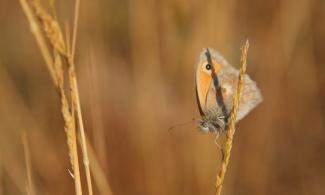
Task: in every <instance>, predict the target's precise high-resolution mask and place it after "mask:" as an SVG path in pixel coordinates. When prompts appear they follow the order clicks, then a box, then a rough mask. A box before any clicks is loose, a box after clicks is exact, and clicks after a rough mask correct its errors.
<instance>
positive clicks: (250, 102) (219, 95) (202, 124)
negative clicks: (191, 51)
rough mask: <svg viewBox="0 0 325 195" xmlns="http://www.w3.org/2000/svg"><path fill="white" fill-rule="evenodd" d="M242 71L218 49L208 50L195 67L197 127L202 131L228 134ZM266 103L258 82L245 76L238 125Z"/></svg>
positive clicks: (238, 112)
mask: <svg viewBox="0 0 325 195" xmlns="http://www.w3.org/2000/svg"><path fill="white" fill-rule="evenodd" d="M238 75H239V70H238V69H236V68H235V67H233V66H232V65H230V64H229V63H228V62H227V61H226V59H225V58H224V57H223V56H222V55H221V54H220V53H219V52H218V51H216V50H213V49H211V48H205V49H203V51H202V52H201V54H200V56H199V61H198V64H197V67H196V73H195V82H196V97H197V103H198V107H199V111H200V115H201V120H199V123H198V128H199V130H201V131H202V132H212V133H220V132H225V131H226V128H227V124H228V118H229V115H230V112H231V109H232V106H233V96H234V94H235V92H236V88H237V81H238ZM262 100H263V98H262V95H261V92H260V90H259V89H258V87H257V86H256V83H255V82H254V81H253V80H252V79H251V78H250V76H249V75H247V74H245V76H244V86H243V88H242V93H241V97H240V103H239V106H238V111H237V119H236V122H238V121H239V120H241V119H242V118H244V117H245V116H246V115H247V114H248V113H249V112H250V111H251V110H252V109H253V108H255V107H256V106H257V105H258V104H259V103H261V102H262Z"/></svg>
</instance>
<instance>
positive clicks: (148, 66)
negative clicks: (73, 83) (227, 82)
mask: <svg viewBox="0 0 325 195" xmlns="http://www.w3.org/2000/svg"><path fill="white" fill-rule="evenodd" d="M50 2H51V1H50ZM73 5H74V1H59V0H58V1H56V8H57V13H58V14H57V17H58V19H59V21H60V23H61V25H62V26H64V25H65V23H66V21H71V18H72V14H73ZM80 11H81V12H80V14H81V15H80V20H79V34H78V40H77V54H76V63H77V65H76V66H77V67H76V68H77V73H78V75H77V76H78V82H79V87H80V93H81V103H82V109H83V115H84V121H85V124H86V126H85V128H86V132H87V135H88V137H89V139H90V142H91V145H92V146H93V148H94V150H95V153H96V155H97V156H98V158H99V162H100V165H101V167H102V168H103V170H104V174H105V176H106V177H107V180H108V182H109V184H110V186H111V188H112V191H113V194H114V195H122V194H123V195H124V194H214V182H215V176H216V173H217V170H218V168H219V167H218V165H219V162H220V153H219V151H218V149H217V148H216V146H215V144H214V137H213V136H211V135H209V134H206V135H205V134H201V133H199V132H198V131H197V129H196V124H195V123H192V124H189V125H187V126H183V127H178V128H176V129H175V130H173V131H172V132H171V133H169V132H168V131H167V130H168V128H169V127H171V126H173V125H175V124H177V123H181V122H184V121H190V120H191V119H192V118H193V117H196V118H198V117H199V113H198V109H197V105H196V100H195V93H194V71H195V65H196V62H197V58H198V53H199V52H200V50H201V49H202V48H203V47H208V46H209V47H213V48H216V49H218V50H220V51H221V52H222V53H223V55H224V56H225V57H226V58H227V59H228V61H229V62H230V63H232V64H234V65H237V67H238V64H239V57H240V49H239V48H240V47H241V46H242V44H243V43H244V41H245V40H246V38H248V39H249V40H250V45H251V47H250V50H249V55H248V70H247V71H248V73H249V74H250V75H251V76H252V78H253V79H254V80H256V81H257V83H258V86H259V87H260V89H261V91H262V94H263V96H264V102H263V103H262V104H261V105H259V106H258V107H257V108H256V109H255V110H254V111H253V112H252V113H251V114H249V115H248V116H247V117H246V118H245V119H244V120H242V121H241V122H240V123H239V124H238V125H237V130H238V131H237V132H236V135H235V143H234V148H233V152H232V157H231V162H230V167H229V170H228V172H227V175H226V183H225V186H224V189H223V194H324V193H325V188H324V185H325V166H324V165H325V153H324V152H323V150H324V147H325V131H324V130H325V129H324V122H325V117H324V116H325V115H324V114H325V113H324V111H325V105H324V99H325V90H324V89H323V87H322V86H324V85H325V77H324V73H325V55H324V52H325V36H324V35H325V23H324V18H325V2H324V1H322V0H296V1H294V0H282V1H280V0H273V1H258V0H248V1H239V0H229V1H221V0H218V1H215V0H203V1H186V0H165V1H159V0H120V1H117V0H106V1H104V0H92V1H82V2H81V10H80ZM0 29H1V30H0V102H1V103H0V194H1V195H3V194H26V183H27V179H26V178H27V175H26V163H25V160H24V159H25V158H24V151H23V144H22V138H21V137H22V136H21V135H22V133H23V132H25V134H26V137H27V139H28V142H29V148H30V153H31V164H32V165H31V166H32V175H33V181H34V183H35V189H36V191H37V192H38V194H73V193H74V185H73V180H72V178H71V176H70V175H69V171H68V170H69V168H70V164H69V158H68V150H67V144H66V136H65V133H64V129H63V119H62V115H61V112H60V99H59V97H58V95H57V93H56V91H55V89H54V86H53V84H52V81H51V80H50V77H49V73H48V71H47V69H46V66H45V64H44V61H43V59H42V57H41V55H40V52H39V49H38V47H37V45H36V43H35V40H34V37H33V36H32V34H31V33H30V28H29V24H28V23H27V20H26V18H25V16H24V14H23V12H22V10H21V7H20V5H19V2H18V1H10V0H1V1H0ZM84 186H85V185H84ZM94 186H95V185H94ZM85 191H86V190H84V192H85ZM95 192H96V193H97V194H98V191H96V190H95Z"/></svg>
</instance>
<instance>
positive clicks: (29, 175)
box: [21, 131, 36, 195]
mask: <svg viewBox="0 0 325 195" xmlns="http://www.w3.org/2000/svg"><path fill="white" fill-rule="evenodd" d="M21 139H22V142H23V148H24V154H25V163H26V170H27V194H28V195H35V194H36V192H35V187H34V186H35V185H34V180H33V175H32V163H31V159H30V150H29V143H28V139H27V136H26V133H25V131H23V132H22V135H21Z"/></svg>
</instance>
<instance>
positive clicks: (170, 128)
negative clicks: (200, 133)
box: [168, 117, 196, 133]
mask: <svg viewBox="0 0 325 195" xmlns="http://www.w3.org/2000/svg"><path fill="white" fill-rule="evenodd" d="M195 120H196V119H195V118H194V117H193V118H192V120H191V121H187V122H184V123H179V124H176V125H173V126H171V127H169V128H168V132H169V133H170V132H171V131H172V130H173V129H175V128H176V127H181V126H184V125H188V124H190V123H192V122H193V121H195Z"/></svg>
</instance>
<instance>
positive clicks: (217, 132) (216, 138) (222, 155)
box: [214, 131, 225, 160]
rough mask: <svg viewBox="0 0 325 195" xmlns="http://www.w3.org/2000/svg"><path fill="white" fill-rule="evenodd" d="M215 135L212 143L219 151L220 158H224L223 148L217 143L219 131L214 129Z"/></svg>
mask: <svg viewBox="0 0 325 195" xmlns="http://www.w3.org/2000/svg"><path fill="white" fill-rule="evenodd" d="M215 135H216V137H215V139H214V143H215V144H216V145H217V147H218V149H219V150H220V152H221V160H224V157H225V152H224V149H223V147H221V146H220V144H219V143H218V138H219V136H220V132H219V131H216V133H215Z"/></svg>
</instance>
